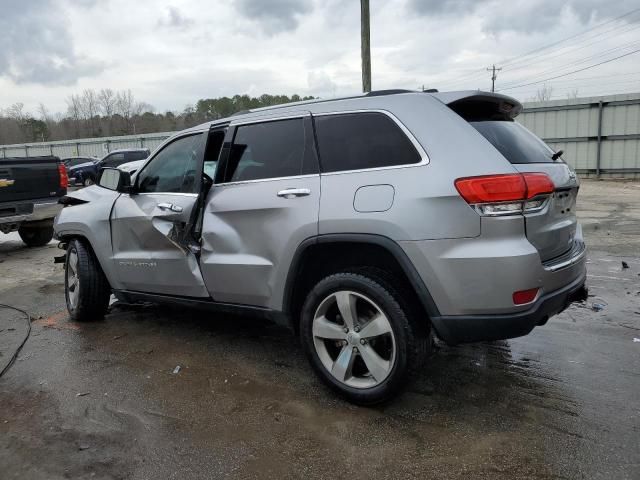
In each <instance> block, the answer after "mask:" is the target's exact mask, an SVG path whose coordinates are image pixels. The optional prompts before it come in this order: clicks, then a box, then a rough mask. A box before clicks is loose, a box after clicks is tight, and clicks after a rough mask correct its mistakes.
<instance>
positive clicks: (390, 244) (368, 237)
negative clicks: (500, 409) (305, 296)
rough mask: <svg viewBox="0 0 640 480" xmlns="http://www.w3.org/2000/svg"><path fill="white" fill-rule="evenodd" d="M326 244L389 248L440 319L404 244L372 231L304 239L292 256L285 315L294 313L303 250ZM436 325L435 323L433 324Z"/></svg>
mask: <svg viewBox="0 0 640 480" xmlns="http://www.w3.org/2000/svg"><path fill="white" fill-rule="evenodd" d="M323 243H367V244H372V245H377V246H380V247H382V248H384V249H385V250H387V251H388V252H389V253H390V254H391V255H392V256H393V257H394V258H395V259H396V261H397V262H398V264H399V265H400V268H402V270H403V272H404V274H405V275H406V276H407V278H408V279H409V282H410V283H411V286H412V287H413V289H414V290H415V292H416V295H417V296H418V298H419V300H420V303H421V304H422V306H423V307H424V310H425V311H426V312H427V315H429V318H430V319H431V320H433V319H434V318H436V319H438V318H440V312H439V310H438V307H437V306H436V304H435V302H434V301H433V297H432V296H431V294H430V293H429V290H428V289H427V286H426V285H425V284H424V281H423V280H422V277H420V275H419V274H418V271H417V270H416V268H415V267H414V266H413V264H412V263H411V260H409V257H407V254H406V253H405V252H404V250H402V247H400V245H398V243H397V242H395V241H394V240H392V239H390V238H389V237H385V236H383V235H376V234H369V233H336V234H325V235H317V236H315V237H310V238H307V239H306V240H304V241H303V242H302V243H300V245H299V246H298V248H297V249H296V252H295V253H294V255H293V259H292V261H291V265H290V266H289V272H288V273H287V279H286V282H285V289H284V296H283V301H282V309H283V311H284V312H285V314H287V315H290V314H291V304H292V299H293V289H294V286H295V283H296V276H297V273H298V271H299V269H300V262H301V260H302V258H303V255H304V252H305V251H306V250H307V249H308V248H309V247H311V246H313V245H318V244H323ZM434 328H435V325H434Z"/></svg>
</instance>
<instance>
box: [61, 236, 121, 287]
mask: <svg viewBox="0 0 640 480" xmlns="http://www.w3.org/2000/svg"><path fill="white" fill-rule="evenodd" d="M55 238H57V239H58V240H59V241H60V243H61V244H63V245H65V252H66V245H68V244H69V242H71V241H72V240H76V239H77V240H80V241H82V242H83V243H84V244H85V245H86V246H87V248H88V249H89V253H90V254H91V255H92V256H93V258H95V260H96V262H97V263H98V266H99V267H100V270H102V273H104V275H105V277H106V279H107V282H109V284H110V285H112V286H113V282H112V281H111V278H109V274H110V272H109V271H108V270H107V269H105V268H104V264H103V261H101V259H100V256H99V255H98V254H97V253H96V250H95V248H94V247H93V244H92V243H91V240H90V239H89V237H88V236H87V235H85V234H84V233H82V232H76V231H67V232H57V233H56V237H55ZM65 255H66V253H65Z"/></svg>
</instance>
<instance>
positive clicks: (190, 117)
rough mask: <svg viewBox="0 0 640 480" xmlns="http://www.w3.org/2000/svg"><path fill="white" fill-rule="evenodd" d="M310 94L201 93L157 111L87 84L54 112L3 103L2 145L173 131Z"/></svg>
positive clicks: (121, 94)
mask: <svg viewBox="0 0 640 480" xmlns="http://www.w3.org/2000/svg"><path fill="white" fill-rule="evenodd" d="M311 99H313V97H301V96H300V95H291V96H290V97H289V96H287V95H268V94H264V95H260V96H259V97H250V96H249V95H234V96H233V97H220V98H207V99H201V100H198V101H197V102H196V104H195V105H189V106H187V107H186V108H185V109H184V110H183V111H181V112H171V111H167V112H164V113H156V111H155V108H154V107H153V106H152V105H150V104H148V103H146V102H143V101H139V100H138V99H136V98H135V97H134V95H133V93H132V92H131V90H121V91H114V90H111V89H109V88H103V89H101V90H99V91H98V90H93V89H86V90H84V91H82V92H81V93H77V94H72V95H71V96H69V97H68V98H67V99H66V100H65V102H66V104H67V110H66V112H64V113H55V114H54V113H51V112H50V111H49V110H48V109H47V107H46V106H45V105H44V104H42V103H41V104H40V105H39V106H38V108H37V111H36V112H35V113H33V112H27V111H25V108H24V104H22V103H15V104H13V105H11V106H9V107H8V108H5V109H0V145H3V144H4V145H7V144H13V143H29V142H46V141H53V140H71V139H75V138H92V137H109V136H116V135H136V134H141V133H156V132H169V131H174V130H182V129H185V128H189V127H192V126H194V125H198V124H200V123H203V122H207V121H211V120H216V119H218V118H223V117H228V116H230V115H232V114H234V113H236V112H239V111H243V110H248V109H252V108H259V107H268V106H270V105H278V104H282V103H289V102H298V101H301V100H311Z"/></svg>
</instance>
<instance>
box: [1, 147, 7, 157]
mask: <svg viewBox="0 0 640 480" xmlns="http://www.w3.org/2000/svg"><path fill="white" fill-rule="evenodd" d="M2 158H7V147H2Z"/></svg>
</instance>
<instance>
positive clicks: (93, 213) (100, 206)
mask: <svg viewBox="0 0 640 480" xmlns="http://www.w3.org/2000/svg"><path fill="white" fill-rule="evenodd" d="M120 195H121V194H120V193H119V192H115V191H113V190H108V189H106V188H102V187H99V186H96V185H94V186H91V187H87V188H83V189H82V190H78V191H76V192H72V193H69V194H67V197H68V198H70V199H75V200H78V201H79V202H81V203H75V204H73V205H71V204H69V203H67V205H66V206H65V208H63V209H62V210H61V211H60V213H59V214H58V216H57V217H56V220H55V222H54V225H53V229H54V234H55V237H56V238H57V239H59V240H67V239H70V238H73V237H82V238H85V239H86V240H87V241H88V242H89V244H90V245H91V248H92V249H93V251H94V253H95V255H96V258H97V259H98V262H99V263H100V266H101V267H102V270H103V271H104V274H105V275H106V277H107V280H109V284H110V285H111V287H112V288H114V289H118V288H120V284H119V282H118V278H117V276H116V275H115V270H114V268H113V260H112V256H113V255H112V252H113V250H112V247H111V222H110V218H111V211H112V209H113V205H114V203H115V201H116V200H117V199H118V197H119V196H120Z"/></svg>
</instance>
